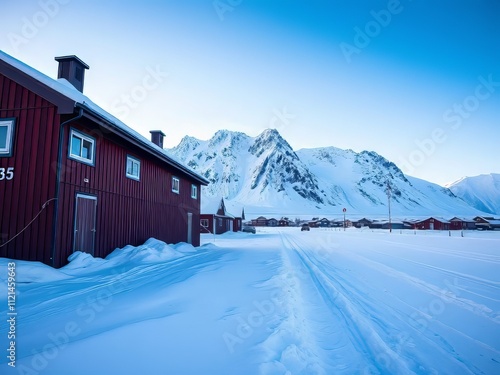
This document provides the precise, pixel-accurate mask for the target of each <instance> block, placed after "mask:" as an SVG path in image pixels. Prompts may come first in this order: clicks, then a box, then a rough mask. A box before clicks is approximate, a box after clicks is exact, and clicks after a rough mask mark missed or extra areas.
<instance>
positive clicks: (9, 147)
mask: <svg viewBox="0 0 500 375" xmlns="http://www.w3.org/2000/svg"><path fill="white" fill-rule="evenodd" d="M15 124H16V119H15V118H3V119H0V157H5V156H7V157H8V156H12V151H13V143H14V128H15Z"/></svg>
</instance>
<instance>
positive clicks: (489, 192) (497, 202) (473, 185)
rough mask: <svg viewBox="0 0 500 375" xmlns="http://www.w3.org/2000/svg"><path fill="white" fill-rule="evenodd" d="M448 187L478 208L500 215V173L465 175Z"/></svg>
mask: <svg viewBox="0 0 500 375" xmlns="http://www.w3.org/2000/svg"><path fill="white" fill-rule="evenodd" d="M447 187H448V188H449V189H450V190H451V191H452V192H453V193H454V194H455V195H456V196H458V197H460V198H462V199H463V200H464V201H466V202H467V203H468V204H470V205H471V206H473V207H475V208H477V209H478V210H481V211H484V212H488V213H491V214H496V215H500V174H498V173H491V174H483V175H480V176H475V177H464V178H462V179H460V180H458V181H456V182H454V183H452V184H449V185H447Z"/></svg>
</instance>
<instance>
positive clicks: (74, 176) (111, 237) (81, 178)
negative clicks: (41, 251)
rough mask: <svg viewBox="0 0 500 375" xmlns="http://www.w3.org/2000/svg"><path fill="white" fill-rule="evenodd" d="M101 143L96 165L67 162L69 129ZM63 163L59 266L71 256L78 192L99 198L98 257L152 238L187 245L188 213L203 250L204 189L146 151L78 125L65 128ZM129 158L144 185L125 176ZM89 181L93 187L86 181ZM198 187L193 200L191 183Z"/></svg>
mask: <svg viewBox="0 0 500 375" xmlns="http://www.w3.org/2000/svg"><path fill="white" fill-rule="evenodd" d="M71 128H73V129H76V130H78V131H80V132H82V133H84V134H87V135H90V136H92V137H94V138H95V139H96V143H95V144H96V150H95V165H94V166H90V165H86V164H84V163H81V162H78V161H75V160H72V159H69V158H68V156H67V155H68V143H69V132H70V129H71ZM64 133H65V134H64V143H63V165H64V173H63V174H62V176H61V184H60V196H61V200H60V202H59V212H58V214H59V220H60V223H61V225H60V229H59V228H58V235H57V243H56V245H57V247H58V248H59V249H61V251H60V252H59V254H58V259H56V265H62V264H64V263H66V259H67V257H68V256H69V255H70V254H71V253H72V250H73V249H72V243H73V242H72V241H73V238H74V227H73V224H74V214H75V204H74V202H75V197H76V194H77V193H83V194H91V195H94V196H96V197H97V228H96V230H97V231H96V242H95V250H94V255H95V256H99V257H105V256H106V255H107V254H109V253H110V252H111V251H113V250H114V249H115V248H116V247H123V246H125V245H127V244H131V245H139V244H142V243H143V242H144V241H146V240H147V239H148V238H150V237H155V238H157V239H160V240H162V241H165V242H167V243H175V242H180V241H184V242H186V241H187V220H188V212H191V213H192V214H193V217H192V229H193V230H192V240H193V245H194V246H199V233H200V228H199V222H200V212H199V204H200V201H199V200H200V198H199V192H200V185H199V183H197V182H194V181H193V180H192V179H189V178H188V177H187V176H185V175H183V174H181V173H177V171H175V172H173V173H172V171H171V170H168V169H166V167H165V165H164V164H161V163H160V162H158V161H156V160H154V159H153V158H152V157H151V156H149V155H148V154H147V153H145V152H143V151H141V150H138V149H135V148H134V146H132V145H129V144H126V143H125V141H123V140H122V139H120V138H118V137H117V136H114V135H113V134H109V133H105V132H102V131H101V130H100V129H97V128H95V127H92V124H90V123H87V122H85V120H81V121H79V123H78V124H69V125H68V126H66V128H65V129H64ZM127 155H131V156H134V157H135V158H137V159H139V160H140V162H141V164H140V181H136V180H133V179H130V178H128V177H126V175H125V167H126V159H127ZM172 176H175V177H178V178H179V180H180V193H179V194H176V193H173V192H172V188H171V186H172V185H171V183H172ZM85 179H88V183H87V182H85ZM193 183H194V184H195V185H196V186H197V187H198V197H197V199H193V198H191V184H193Z"/></svg>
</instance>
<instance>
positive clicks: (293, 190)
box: [171, 129, 479, 216]
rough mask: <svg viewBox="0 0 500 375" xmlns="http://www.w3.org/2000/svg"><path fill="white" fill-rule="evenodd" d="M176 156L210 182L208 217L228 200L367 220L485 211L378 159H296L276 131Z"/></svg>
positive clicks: (224, 137)
mask: <svg viewBox="0 0 500 375" xmlns="http://www.w3.org/2000/svg"><path fill="white" fill-rule="evenodd" d="M171 152H172V153H173V154H174V155H175V156H177V157H179V158H181V159H182V160H184V161H185V162H186V163H188V165H189V166H190V167H191V168H193V169H194V170H195V171H197V172H198V173H200V174H202V175H203V176H204V177H205V178H207V179H208V180H209V181H210V185H209V186H208V187H207V188H204V189H202V211H203V210H204V208H206V207H209V206H210V202H220V199H221V198H224V200H225V202H226V205H227V207H228V208H229V212H240V211H241V209H242V207H245V212H247V214H249V215H252V214H257V215H264V216H266V215H267V214H269V215H288V216H290V215H291V216H293V215H302V214H312V213H318V210H320V211H322V213H321V214H325V215H328V214H330V213H332V214H338V213H339V212H342V211H341V210H342V208H343V207H346V208H348V211H349V212H351V213H356V214H359V215H365V216H366V215H372V216H373V215H378V216H383V215H386V213H387V209H388V208H387V206H388V194H387V190H388V185H389V190H390V194H391V202H392V210H393V212H394V213H395V214H401V215H405V216H410V215H413V216H421V215H440V216H443V215H445V216H449V215H453V216H455V215H459V214H462V215H469V216H470V215H474V214H479V211H477V210H475V209H473V208H472V207H470V206H469V205H467V204H466V203H465V202H464V201H463V200H461V199H459V198H457V197H456V196H454V195H453V193H451V191H450V190H448V189H446V188H443V187H441V186H438V185H435V184H431V183H429V182H427V181H422V180H419V179H414V178H410V177H407V176H405V175H404V174H403V172H402V171H401V170H400V169H399V168H398V167H397V166H396V165H395V164H394V163H392V162H391V161H389V160H387V159H386V158H384V157H383V156H381V155H379V154H377V153H376V152H373V151H362V152H360V153H356V152H354V151H352V150H342V149H339V148H336V147H324V148H314V149H301V150H298V151H294V150H293V149H292V147H291V146H290V144H289V143H288V142H287V141H286V140H285V139H284V138H283V137H282V136H281V134H280V133H279V132H278V131H277V130H275V129H266V130H264V131H263V132H262V133H261V134H259V135H258V136H256V137H249V136H247V135H246V134H244V133H239V132H232V131H228V130H221V131H218V132H217V133H215V135H214V136H213V137H212V138H211V139H210V140H208V141H199V140H195V141H194V140H193V138H185V139H184V140H183V142H181V144H180V145H179V146H177V147H176V148H174V149H172V150H171Z"/></svg>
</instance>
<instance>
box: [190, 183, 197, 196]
mask: <svg viewBox="0 0 500 375" xmlns="http://www.w3.org/2000/svg"><path fill="white" fill-rule="evenodd" d="M191 198H193V199H197V198H198V186H196V185H191Z"/></svg>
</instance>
